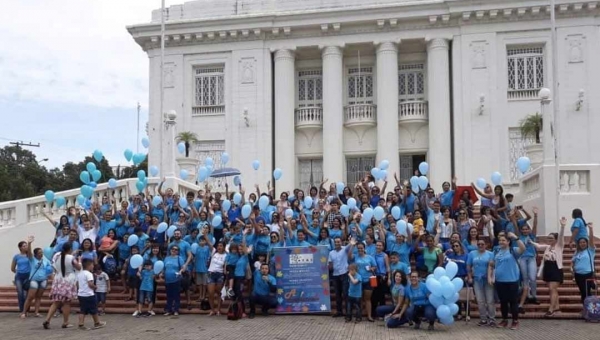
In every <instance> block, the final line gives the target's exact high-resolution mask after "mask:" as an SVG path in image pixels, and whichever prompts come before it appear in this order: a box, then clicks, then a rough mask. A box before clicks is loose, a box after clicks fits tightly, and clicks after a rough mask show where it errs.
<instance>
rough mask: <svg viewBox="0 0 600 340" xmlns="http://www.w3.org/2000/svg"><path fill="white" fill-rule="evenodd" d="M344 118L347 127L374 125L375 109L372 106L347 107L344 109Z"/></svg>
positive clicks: (375, 120) (375, 119) (355, 105)
mask: <svg viewBox="0 0 600 340" xmlns="http://www.w3.org/2000/svg"><path fill="white" fill-rule="evenodd" d="M344 118H345V123H346V124H347V125H362V124H366V125H375V124H376V122H377V107H376V106H375V105H373V104H353V105H348V106H346V107H345V108H344Z"/></svg>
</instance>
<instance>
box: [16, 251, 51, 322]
mask: <svg viewBox="0 0 600 340" xmlns="http://www.w3.org/2000/svg"><path fill="white" fill-rule="evenodd" d="M30 264H31V275H30V276H29V280H30V281H29V292H28V293H27V301H25V307H24V308H23V311H24V312H23V314H21V317H24V316H27V312H28V311H29V306H31V305H32V304H35V316H36V317H38V318H39V317H40V316H41V315H40V304H41V302H42V295H44V290H46V284H47V282H48V276H49V275H50V274H52V271H53V270H52V264H51V263H50V261H49V260H48V259H47V258H45V257H44V251H43V250H42V248H35V250H34V251H33V256H32V257H31V258H30ZM34 301H35V302H34Z"/></svg>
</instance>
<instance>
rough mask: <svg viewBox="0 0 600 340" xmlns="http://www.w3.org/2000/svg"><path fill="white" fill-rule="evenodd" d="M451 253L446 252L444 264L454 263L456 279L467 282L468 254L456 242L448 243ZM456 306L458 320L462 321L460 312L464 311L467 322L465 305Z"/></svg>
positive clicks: (464, 303)
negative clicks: (456, 268)
mask: <svg viewBox="0 0 600 340" xmlns="http://www.w3.org/2000/svg"><path fill="white" fill-rule="evenodd" d="M450 245H451V248H452V250H451V251H448V252H446V262H450V261H452V262H454V263H456V266H457V267H458V271H457V272H456V277H458V278H460V279H462V280H463V282H467V257H468V254H467V253H465V248H464V247H463V245H462V244H461V243H460V242H458V241H455V242H450ZM456 304H457V305H458V316H457V318H458V320H462V318H463V316H462V314H461V312H462V311H463V310H464V311H465V317H466V318H467V321H468V320H470V319H471V316H470V315H471V311H470V310H469V309H467V303H466V302H461V301H458V302H457V303H456Z"/></svg>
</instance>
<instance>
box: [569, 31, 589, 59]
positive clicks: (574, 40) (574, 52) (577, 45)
mask: <svg viewBox="0 0 600 340" xmlns="http://www.w3.org/2000/svg"><path fill="white" fill-rule="evenodd" d="M566 40H567V48H568V53H569V63H571V64H575V63H583V58H584V47H585V46H584V45H585V37H584V36H583V35H581V34H576V35H569V36H567V37H566Z"/></svg>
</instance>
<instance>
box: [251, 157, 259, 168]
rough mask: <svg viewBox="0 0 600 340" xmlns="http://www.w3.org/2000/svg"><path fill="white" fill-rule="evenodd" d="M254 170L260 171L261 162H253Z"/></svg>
mask: <svg viewBox="0 0 600 340" xmlns="http://www.w3.org/2000/svg"><path fill="white" fill-rule="evenodd" d="M252 168H253V169H254V170H258V168H260V162H259V161H258V159H257V160H254V161H252Z"/></svg>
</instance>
